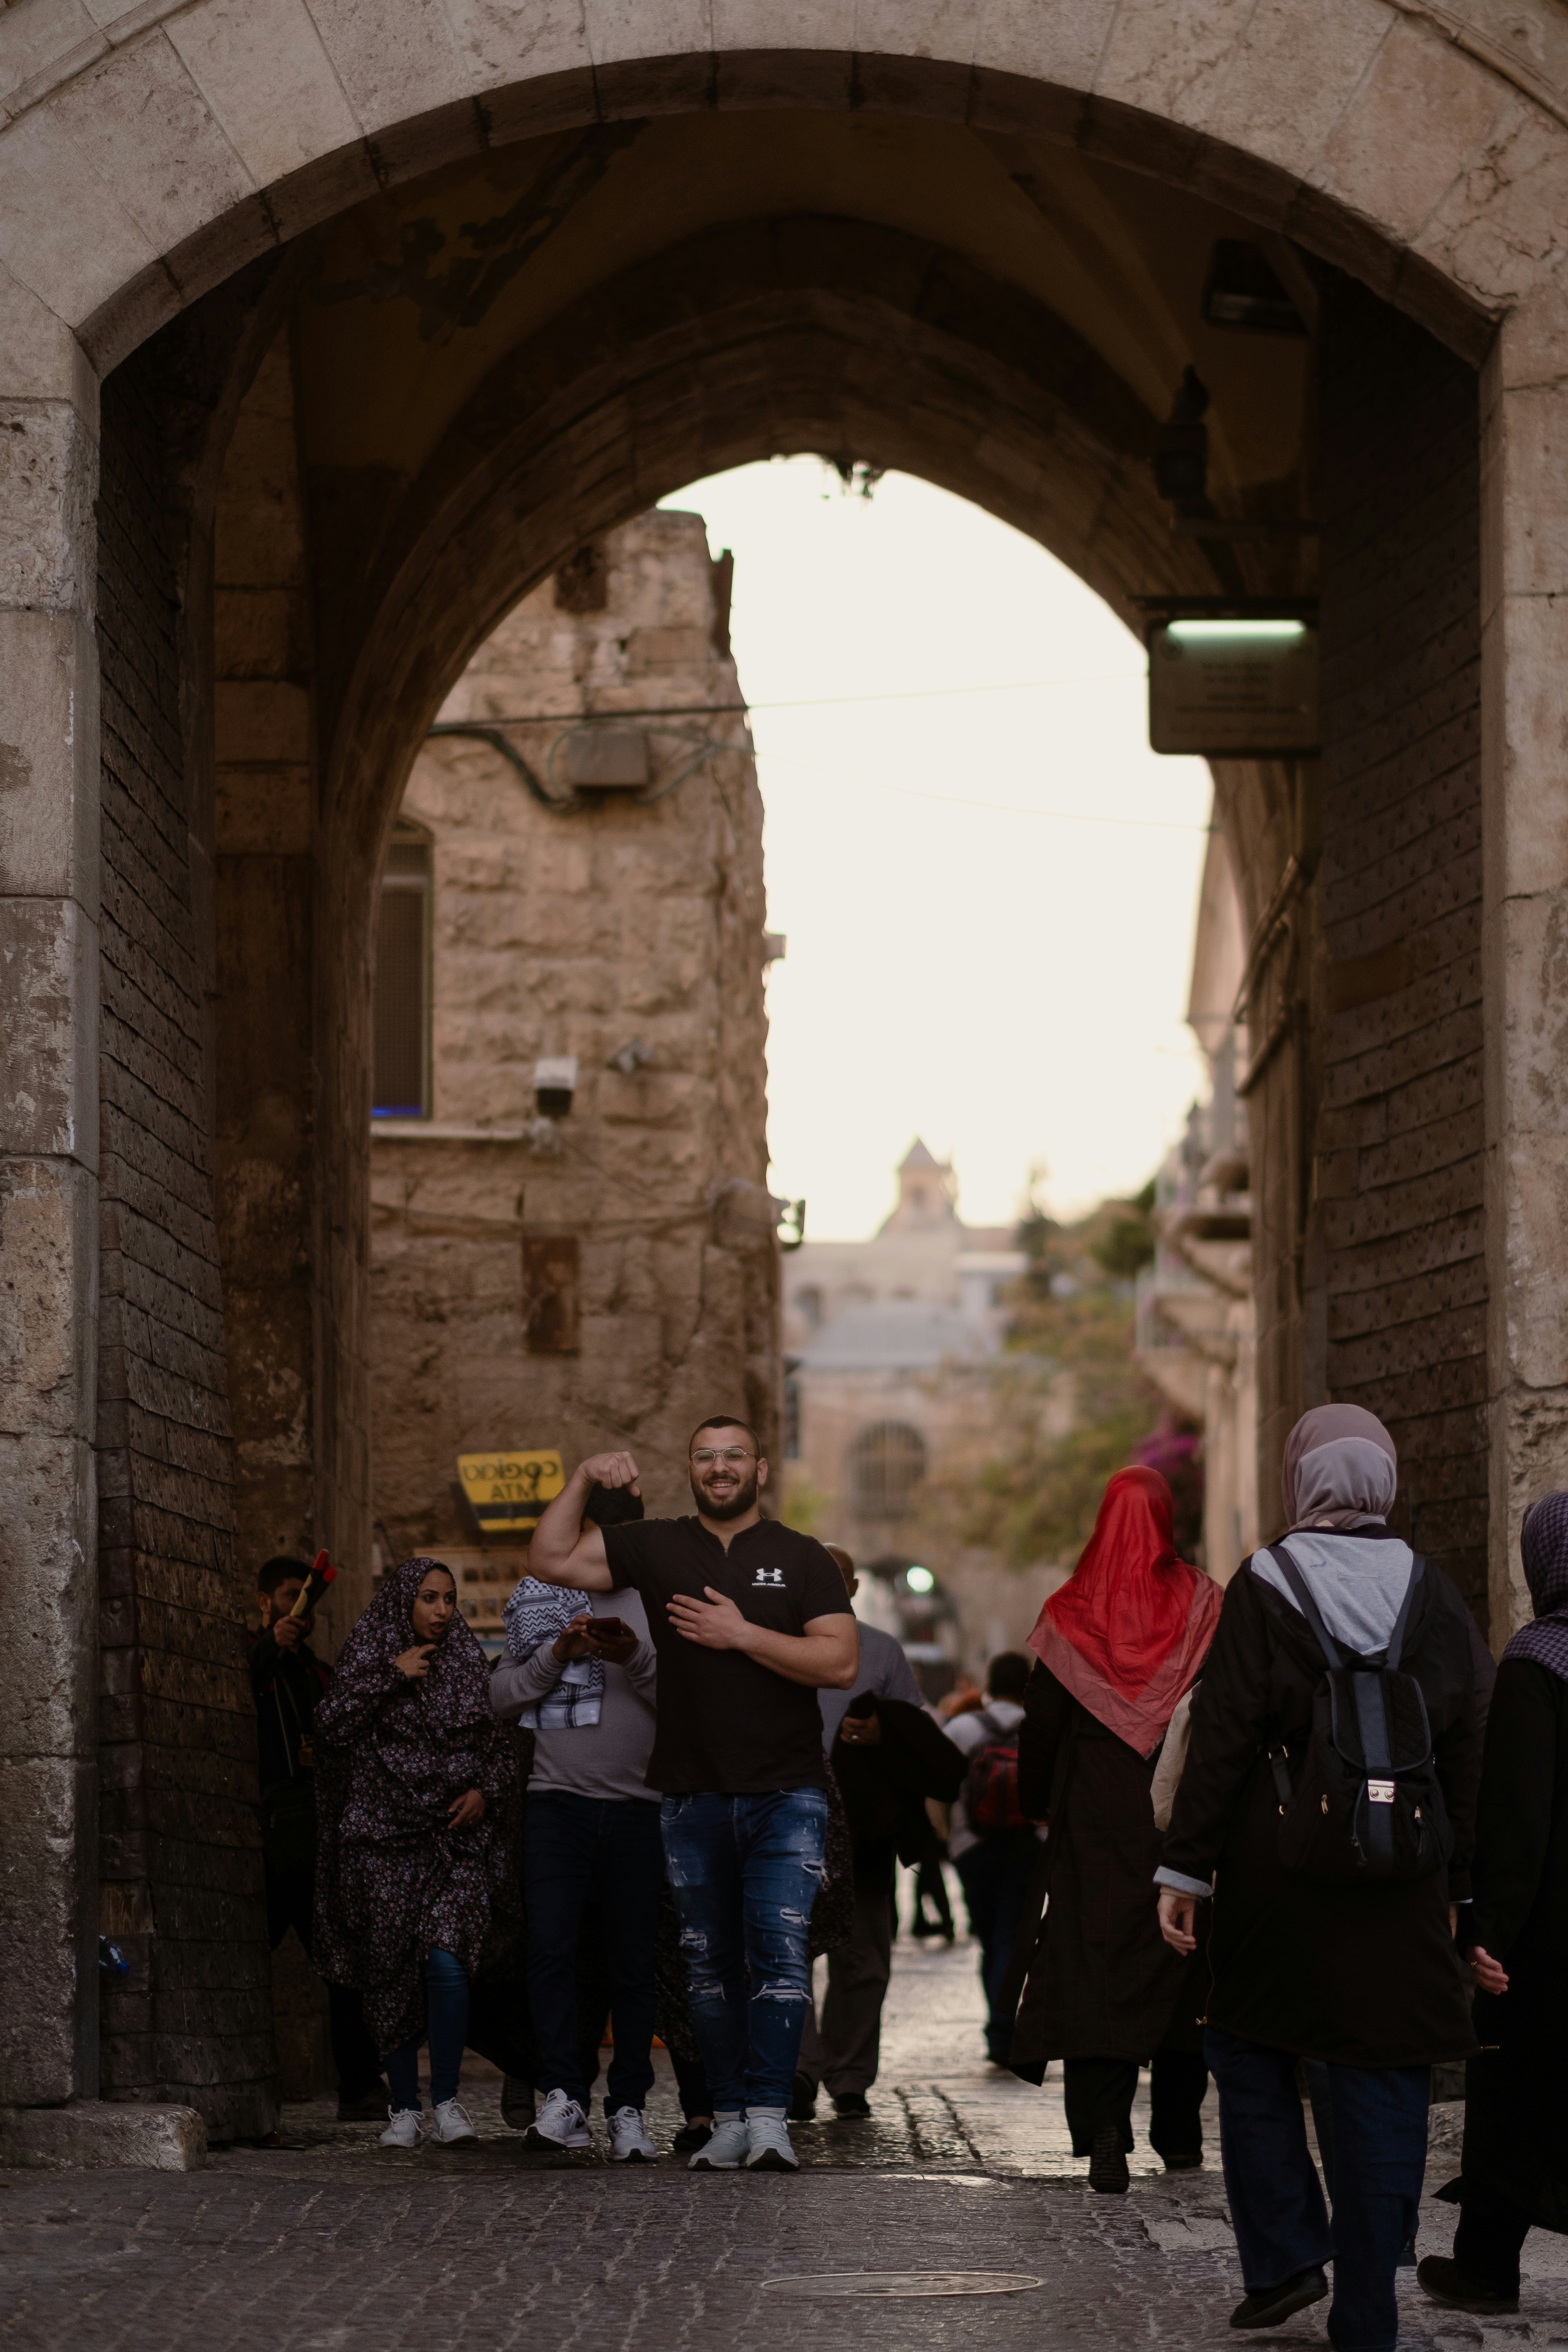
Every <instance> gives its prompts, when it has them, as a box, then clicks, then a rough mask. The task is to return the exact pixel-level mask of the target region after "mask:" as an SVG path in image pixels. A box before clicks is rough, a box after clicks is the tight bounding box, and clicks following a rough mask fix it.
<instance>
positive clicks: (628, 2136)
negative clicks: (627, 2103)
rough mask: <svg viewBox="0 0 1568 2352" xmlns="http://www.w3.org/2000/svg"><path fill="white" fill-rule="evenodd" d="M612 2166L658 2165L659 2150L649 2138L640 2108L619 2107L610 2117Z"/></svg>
mask: <svg viewBox="0 0 1568 2352" xmlns="http://www.w3.org/2000/svg"><path fill="white" fill-rule="evenodd" d="M610 2162H611V2163H612V2164H657V2163H658V2148H657V2147H655V2146H654V2144H653V2142H652V2140H651V2139H649V2137H648V2136H647V2129H646V2127H645V2126H644V2124H643V2119H642V2110H641V2109H640V2108H639V2107H617V2108H616V2112H615V2114H614V2115H613V2116H611V2117H610Z"/></svg>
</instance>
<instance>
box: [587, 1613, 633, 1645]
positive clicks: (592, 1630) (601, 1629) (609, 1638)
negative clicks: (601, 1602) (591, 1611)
mask: <svg viewBox="0 0 1568 2352" xmlns="http://www.w3.org/2000/svg"><path fill="white" fill-rule="evenodd" d="M583 1631H584V1633H586V1634H587V1635H588V1636H589V1638H590V1639H592V1638H593V1637H594V1636H595V1634H596V1635H597V1636H598V1638H599V1640H600V1641H601V1642H618V1641H619V1640H620V1638H621V1635H622V1634H623V1633H625V1632H626V1621H625V1619H624V1618H621V1617H595V1620H594V1622H593V1623H592V1624H591V1625H584V1628H583Z"/></svg>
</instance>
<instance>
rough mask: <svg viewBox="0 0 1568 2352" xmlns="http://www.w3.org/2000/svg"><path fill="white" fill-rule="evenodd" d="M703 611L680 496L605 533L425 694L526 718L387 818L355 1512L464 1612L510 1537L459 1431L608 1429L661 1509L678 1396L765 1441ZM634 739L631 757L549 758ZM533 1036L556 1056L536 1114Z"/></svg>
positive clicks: (721, 771) (755, 948)
mask: <svg viewBox="0 0 1568 2352" xmlns="http://www.w3.org/2000/svg"><path fill="white" fill-rule="evenodd" d="M728 621H729V567H728V563H727V562H723V561H721V562H710V556H709V550H708V541H707V537H706V534H705V532H704V529H703V525H702V520H701V518H700V516H699V515H694V514H676V513H667V512H657V513H652V514H647V515H644V516H642V517H640V518H639V519H638V520H637V521H635V522H631V523H628V524H626V525H624V526H623V527H622V528H621V529H620V530H615V531H611V532H609V533H607V534H606V535H605V539H604V540H603V541H600V542H596V543H595V545H594V546H592V547H591V548H590V549H589V550H588V551H586V557H585V559H584V560H583V561H580V562H578V564H577V565H576V566H575V567H574V569H573V570H572V571H570V572H566V573H561V574H557V575H556V577H555V579H554V580H552V581H551V582H548V583H546V584H545V585H544V586H543V587H542V588H537V589H535V590H534V592H533V593H532V594H531V595H530V596H527V597H525V598H524V599H523V601H522V603H521V604H520V605H519V606H518V607H517V609H516V610H515V611H514V612H512V613H510V614H508V616H507V618H506V619H505V620H504V621H503V622H502V623H501V624H500V627H499V628H497V629H496V630H495V631H494V632H493V633H492V634H491V635H489V637H488V638H487V639H486V640H485V643H484V644H483V645H482V646H480V647H479V651H478V652H477V653H476V654H475V656H474V657H473V659H472V660H471V661H470V662H469V664H468V667H467V669H466V670H465V671H464V673H463V676H462V677H461V679H460V680H459V681H458V685H457V686H456V688H454V689H453V691H452V693H451V694H450V695H449V696H448V697H447V700H446V702H445V703H444V704H443V705H442V708H441V713H440V719H439V720H438V722H437V724H438V726H440V727H444V728H453V727H460V726H463V725H465V724H466V725H472V726H477V727H479V728H482V729H487V730H488V729H489V727H490V725H491V723H492V722H493V721H495V720H497V719H507V720H511V719H518V718H520V717H521V718H524V719H530V714H536V713H543V714H545V717H544V719H543V720H542V722H541V721H540V720H538V719H530V723H528V724H524V725H508V726H507V727H506V728H505V729H504V730H498V731H497V732H496V733H495V734H494V735H493V736H492V737H491V739H490V740H485V738H484V736H483V735H482V734H481V735H469V734H461V733H438V734H437V735H435V736H433V737H432V738H431V739H430V740H428V741H427V742H426V744H425V746H424V748H423V749H422V750H421V751H420V753H419V756H418V758H417V759H416V761H415V764H414V770H413V773H412V774H411V776H410V778H409V781H408V785H407V788H406V790H405V793H404V797H403V803H402V807H401V811H400V814H399V820H398V824H397V828H396V831H395V835H394V857H395V859H396V858H397V856H398V853H399V850H400V848H401V850H402V852H403V856H402V861H401V862H402V865H403V868H404V871H403V874H402V875H401V877H399V876H397V875H389V876H388V877H387V879H386V881H385V882H384V886H383V887H384V891H386V892H387V893H389V894H390V893H393V892H399V894H400V895H401V891H402V889H405V888H406V886H407V882H408V879H409V877H410V873H411V872H412V874H413V875H414V876H415V877H417V876H418V873H419V869H420V866H421V865H422V864H423V865H424V866H426V870H427V873H428V925H429V934H428V988H429V1007H428V1034H429V1081H430V1084H429V1092H428V1095H427V1097H426V1110H425V1115H423V1116H418V1117H414V1118H406V1117H398V1116H397V1115H396V1106H395V1104H394V1105H393V1107H392V1108H391V1110H390V1113H388V1112H387V1110H386V1108H385V1107H378V1108H377V1109H376V1113H375V1116H374V1118H373V1120H372V1129H371V1132H372V1151H371V1284H372V1307H371V1321H370V1333H371V1337H370V1375H371V1377H370V1390H371V1443H372V1462H373V1465H374V1467H373V1479H374V1510H375V1518H376V1521H377V1524H378V1528H379V1529H380V1530H381V1531H382V1532H383V1535H384V1538H385V1539H386V1540H387V1541H389V1542H390V1544H391V1547H392V1549H393V1550H394V1551H395V1554H396V1556H398V1557H400V1558H401V1557H405V1556H406V1555H407V1554H408V1553H410V1552H413V1551H438V1552H439V1553H440V1555H441V1557H442V1558H443V1559H449V1560H450V1561H451V1562H452V1563H453V1565H454V1567H455V1568H457V1569H458V1571H459V1573H460V1575H461V1577H462V1579H463V1596H462V1598H463V1606H464V1608H465V1610H466V1611H467V1612H468V1614H469V1616H470V1617H472V1618H474V1619H475V1620H476V1621H477V1622H478V1623H479V1627H480V1630H481V1631H483V1632H487V1633H493V1632H494V1631H495V1629H496V1627H497V1624H498V1622H499V1612H500V1602H501V1601H502V1600H503V1599H504V1597H505V1595H506V1594H507V1593H508V1592H509V1591H510V1589H511V1585H512V1583H513V1582H514V1581H515V1579H516V1576H517V1574H518V1573H519V1557H518V1555H517V1553H516V1552H515V1550H509V1549H507V1547H506V1545H505V1543H504V1541H499V1542H489V1543H486V1542H481V1541H480V1540H479V1533H478V1530H477V1528H475V1526H474V1524H473V1520H472V1515H471V1513H470V1512H469V1511H468V1509H467V1508H466V1507H465V1505H464V1503H463V1500H462V1495H461V1490H460V1488H459V1487H458V1483H457V1482H458V1469H457V1459H458V1454H463V1453H481V1452H485V1451H487V1450H495V1449H505V1448H511V1449H518V1448H522V1447H530V1446H533V1447H538V1446H545V1447H548V1446H553V1447H556V1448H558V1449H559V1450H560V1452H561V1453H562V1454H563V1456H564V1458H565V1461H566V1463H567V1465H571V1464H572V1463H573V1462H574V1461H576V1460H577V1459H579V1458H580V1457H581V1456H582V1455H583V1454H585V1453H589V1452H594V1451H596V1450H598V1449H600V1448H602V1447H605V1446H621V1445H624V1446H627V1447H629V1448H631V1449H632V1450H634V1451H635V1452H636V1454H637V1460H638V1463H639V1465H640V1466H641V1468H642V1470H643V1473H644V1488H643V1491H644V1494H645V1496H646V1497H647V1503H648V1507H649V1508H650V1509H654V1510H666V1511H679V1510H681V1509H683V1508H686V1507H689V1486H688V1480H687V1473H686V1468H685V1460H686V1442H687V1437H688V1434H689V1431H690V1429H691V1427H692V1425H693V1424H694V1423H696V1422H697V1421H699V1420H700V1419H701V1417H702V1416H703V1414H704V1413H707V1412H712V1411H714V1410H715V1409H718V1410H732V1411H734V1412H740V1413H742V1414H743V1415H745V1416H746V1417H748V1418H749V1419H750V1420H752V1423H754V1424H755V1426H756V1427H757V1428H758V1429H759V1430H760V1431H761V1432H762V1433H763V1439H764V1443H765V1444H766V1445H767V1446H768V1449H769V1451H770V1452H773V1451H776V1437H777V1428H778V1404H779V1399H778V1365H779V1345H778V1263H779V1259H778V1250H777V1247H776V1244H775V1242H774V1237H773V1223H774V1213H773V1202H772V1199H771V1196H770V1194H769V1192H768V1191H767V1187H766V1181H765V1180H766V1174H767V1137H766V1101H765V1097H764V1092H763V1080H764V1073H765V1068H766V1060H765V1047H766V1013H765V1009H764V1004H763V956H764V952H765V948H764V939H763V869H762V803H761V798H760V796H759V793H758V791H757V781H756V772H755V769H754V767H753V765H752V759H751V756H750V751H749V748H748V740H749V739H748V734H747V729H746V723H745V718H744V714H743V712H742V709H740V707H739V705H740V699H741V698H740V693H739V688H738V683H737V679H736V675H735V665H734V662H733V660H732V658H731V654H730V648H729V629H728ZM664 709H673V710H674V711H676V712H677V713H679V714H680V715H679V716H677V717H674V718H671V719H666V720H664V721H663V722H662V723H661V722H660V720H659V719H658V717H657V716H653V715H651V714H653V713H656V712H658V711H659V710H664ZM624 711H629V712H630V713H631V714H632V715H631V717H629V718H627V719H617V717H616V714H617V713H620V712H624ZM584 712H592V713H594V714H595V716H594V717H593V718H592V719H585V720H583V719H580V714H582V713H584ZM503 745H504V746H506V747H507V748H508V749H510V751H511V753H512V754H513V755H514V758H515V759H516V760H517V761H520V762H521V766H520V765H514V764H513V763H512V761H511V760H509V758H508V757H507V754H506V751H505V750H503V749H502V748H501V747H502V746H503ZM637 745H641V747H642V750H643V752H644V755H645V756H646V758H647V782H646V783H643V784H640V785H636V786H633V787H630V788H626V789H620V790H616V789H610V790H605V789H594V788H592V787H574V786H572V785H571V783H570V782H569V781H568V780H567V779H568V773H569V769H570V765H571V762H572V761H573V759H574V757H575V759H576V761H577V763H578V765H579V766H580V767H581V766H584V765H586V766H589V767H592V766H594V765H595V753H596V752H598V753H602V752H603V751H604V750H605V747H606V746H607V747H609V748H610V750H611V751H621V752H622V753H623V754H624V753H626V751H627V749H628V746H631V747H635V746H637ZM598 764H599V765H600V766H602V765H603V764H604V762H603V759H602V758H601V759H600V760H599V761H598ZM632 766H633V768H634V769H635V768H636V767H637V756H636V751H635V748H633V750H632ZM542 793H543V794H546V795H548V796H549V797H550V799H551V801H552V803H553V804H552V805H550V806H546V805H544V804H543V803H542V798H541V794H542ZM395 911H396V910H395V909H394V912H395ZM545 1056H553V1057H561V1056H571V1057H572V1058H573V1059H574V1061H575V1064H576V1086H575V1090H574V1093H573V1095H572V1098H571V1108H570V1109H569V1110H567V1111H565V1112H563V1113H562V1114H561V1115H559V1116H558V1117H556V1118H552V1119H541V1118H539V1117H538V1115H537V1112H536V1107H535V1102H536V1088H535V1072H536V1066H537V1064H538V1063H539V1061H540V1060H541V1058H542V1057H545Z"/></svg>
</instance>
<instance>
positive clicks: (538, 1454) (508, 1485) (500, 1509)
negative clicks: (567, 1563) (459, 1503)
mask: <svg viewBox="0 0 1568 2352" xmlns="http://www.w3.org/2000/svg"><path fill="white" fill-rule="evenodd" d="M458 1477H459V1478H460V1479H461V1480H462V1482H463V1492H464V1494H465V1495H466V1496H467V1497H468V1505H469V1507H470V1509H471V1510H472V1512H473V1514H474V1517H475V1518H476V1519H478V1521H479V1526H480V1528H481V1529H482V1530H483V1532H484V1533H485V1534H486V1535H488V1536H499V1535H513V1534H516V1533H518V1532H519V1531H520V1530H521V1532H522V1533H524V1534H526V1533H528V1532H529V1531H530V1530H531V1528H535V1527H537V1526H538V1524H539V1518H540V1514H541V1513H542V1510H543V1508H544V1506H545V1505H546V1503H549V1502H552V1501H553V1499H554V1497H555V1496H557V1495H558V1494H559V1493H560V1492H561V1489H562V1487H563V1486H564V1485H565V1484H566V1468H565V1465H564V1464H563V1461H562V1459H561V1456H560V1454H559V1453H558V1452H557V1450H556V1448H555V1447H554V1446H552V1445H542V1446H541V1445H531V1446H520V1447H518V1448H517V1449H516V1450H515V1451H502V1452H497V1453H494V1454H458Z"/></svg>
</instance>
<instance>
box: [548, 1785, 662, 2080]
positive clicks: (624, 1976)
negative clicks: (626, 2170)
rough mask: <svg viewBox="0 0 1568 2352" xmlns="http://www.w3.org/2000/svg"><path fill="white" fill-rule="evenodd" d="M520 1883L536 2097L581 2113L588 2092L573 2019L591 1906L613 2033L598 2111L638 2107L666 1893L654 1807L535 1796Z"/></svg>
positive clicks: (563, 1793)
mask: <svg viewBox="0 0 1568 2352" xmlns="http://www.w3.org/2000/svg"><path fill="white" fill-rule="evenodd" d="M522 1885H523V1894H524V1895H525V1897H526V1899H527V1903H528V2005H529V2008H530V2010H531V2011H532V2014H533V2032H534V2038H535V2040H536V2041H537V2042H538V2044H539V2082H538V2088H539V2089H540V2090H542V2091H554V2090H563V2091H564V2092H565V2093H566V2095H567V2097H568V2098H572V2099H575V2100H576V2102H577V2104H578V2105H579V2106H580V2107H586V2106H587V2104H588V2099H589V2095H590V2094H591V2092H592V2090H593V2084H592V2081H591V2080H589V2079H588V2078H587V2077H586V2076H585V2074H584V2061H583V2057H582V2054H581V2036H580V2033H579V2030H578V2017H577V1937H578V1934H579V1932H580V1930H581V1928H582V1925H583V1914H584V1911H585V1910H586V1908H587V1906H588V1905H589V1904H590V1902H591V1903H592V1904H593V1905H594V1909H595V1937H597V1939H598V1943H599V1948H600V1949H601V1951H602V1952H603V1954H604V1956H605V1962H606V1964H607V1974H608V1977H609V1990H610V2014H611V2016H612V2017H613V2018H614V2020H615V2030H616V2048H615V2055H614V2056H613V2058H612V2059H611V2061H610V2074H609V2084H608V2091H609V2095H608V2097H607V2098H606V2099H605V2114H606V2115H607V2116H610V2115H614V2114H615V2112H616V2108H617V2107H637V2108H640V2107H641V2106H642V2105H643V2103H644V2101H645V2100H646V2099H647V2095H648V2093H649V2091H651V2090H652V2088H653V2059H652V2057H651V2055H650V2054H649V2053H650V2052H651V2050H652V2048H653V2009H654V1979H653V1948H654V1937H655V1934H656V1932H657V1930H658V1898H659V1896H660V1895H661V1894H662V1893H663V1892H664V1849H663V1847H662V1845H661V1844H660V1843H659V1835H658V1799H657V1798H653V1797H648V1798H642V1797H625V1798H609V1797H578V1796H574V1795H573V1794H572V1793H571V1791H570V1790H565V1789H542V1790H539V1792H538V1793H537V1795H534V1796H531V1797H530V1798H529V1801H528V1817H527V1820H526V1821H525V1822H524V1824H523V1832H522ZM601 2022H602V2013H601ZM590 2031H592V2028H590Z"/></svg>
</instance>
